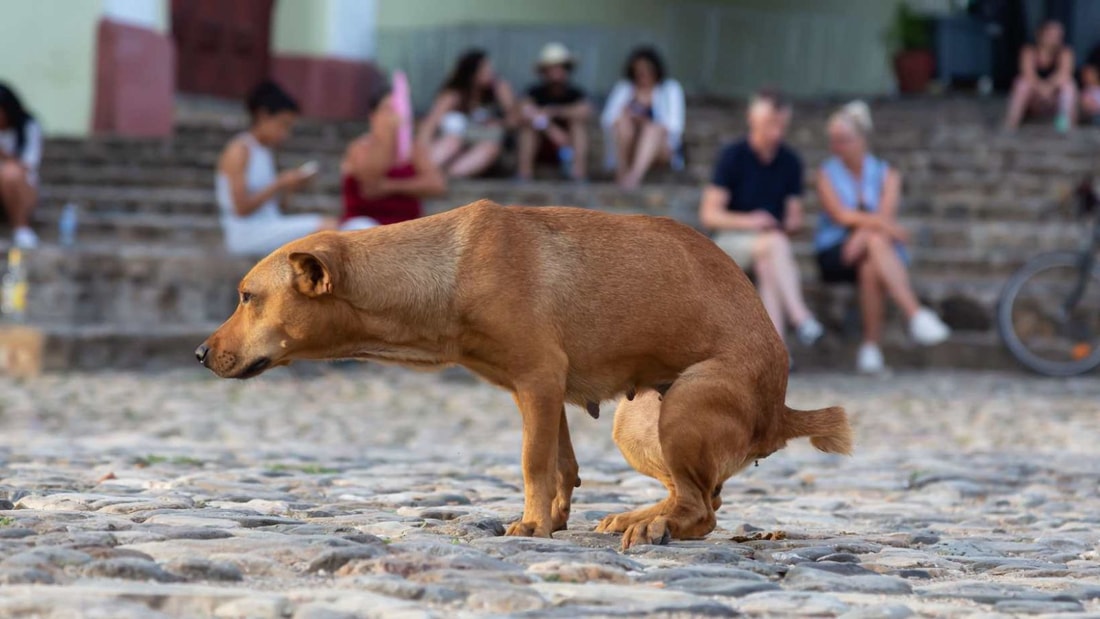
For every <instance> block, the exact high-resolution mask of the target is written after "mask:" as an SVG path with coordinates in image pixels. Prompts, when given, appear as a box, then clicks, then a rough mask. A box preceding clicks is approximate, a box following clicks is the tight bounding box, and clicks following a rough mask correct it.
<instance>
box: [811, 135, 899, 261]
mask: <svg viewBox="0 0 1100 619" xmlns="http://www.w3.org/2000/svg"><path fill="white" fill-rule="evenodd" d="M889 171H890V166H889V165H887V164H886V162H885V161H883V160H882V159H879V158H878V157H875V156H874V155H871V154H867V155H865V156H864V158H863V174H862V175H861V176H860V178H858V179H857V178H856V177H854V176H852V173H851V171H850V170H848V168H847V167H845V166H844V163H843V162H841V161H840V159H839V158H837V157H829V159H828V160H827V161H825V163H824V164H822V166H821V173H822V175H823V176H824V177H825V178H827V179H829V183H831V184H832V186H833V191H834V192H835V193H836V197H837V199H839V200H840V205H841V206H842V207H843V208H845V209H847V210H852V211H854V210H856V209H858V208H859V206H860V203H862V204H863V210H864V211H866V212H868V213H877V212H878V207H879V200H880V199H881V198H882V188H883V186H885V185H886V174H887V172H889ZM847 237H848V228H846V227H845V226H842V225H840V224H838V223H837V222H835V221H833V219H832V218H831V217H829V214H828V213H826V212H825V211H822V212H821V216H820V217H819V219H818V223H817V232H816V233H815V235H814V248H815V249H816V250H817V251H819V252H821V251H825V250H827V249H832V248H834V247H836V246H837V245H840V244H841V243H843V242H844V239H845V238H847Z"/></svg>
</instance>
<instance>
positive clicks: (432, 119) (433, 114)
mask: <svg viewBox="0 0 1100 619" xmlns="http://www.w3.org/2000/svg"><path fill="white" fill-rule="evenodd" d="M457 107H458V93H456V92H454V91H451V90H445V91H443V92H441V93H439V96H437V97H436V98H435V103H433V104H432V109H431V110H430V111H428V115H427V116H426V117H425V118H424V120H423V121H422V122H421V123H420V129H419V130H418V131H417V134H416V138H417V140H419V141H421V142H424V143H427V142H430V141H431V139H432V138H433V137H435V132H436V131H438V130H439V123H441V122H443V117H444V116H445V115H446V114H447V112H451V111H453V110H454V109H455V108H457Z"/></svg>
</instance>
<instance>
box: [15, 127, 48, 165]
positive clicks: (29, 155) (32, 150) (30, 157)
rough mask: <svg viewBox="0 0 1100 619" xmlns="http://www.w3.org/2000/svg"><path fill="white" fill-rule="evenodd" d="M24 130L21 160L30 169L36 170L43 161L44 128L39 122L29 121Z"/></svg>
mask: <svg viewBox="0 0 1100 619" xmlns="http://www.w3.org/2000/svg"><path fill="white" fill-rule="evenodd" d="M24 132H25V133H24V136H23V154H22V155H21V156H20V157H19V161H20V163H22V164H23V167H24V168H25V169H27V170H28V171H36V170H38V165H39V164H40V163H41V162H42V129H41V128H40V127H39V126H38V123H37V122H34V121H31V122H28V123H27V126H26V127H25V128H24Z"/></svg>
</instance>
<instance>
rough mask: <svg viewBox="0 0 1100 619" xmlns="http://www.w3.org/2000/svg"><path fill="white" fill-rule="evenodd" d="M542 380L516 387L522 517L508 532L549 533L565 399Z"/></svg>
mask: <svg viewBox="0 0 1100 619" xmlns="http://www.w3.org/2000/svg"><path fill="white" fill-rule="evenodd" d="M555 387H556V385H555V386H554V387H550V386H547V385H546V384H542V385H539V386H533V387H531V388H526V389H523V388H520V389H517V390H516V394H515V398H516V404H517V405H518V406H519V410H520V413H521V414H522V416H523V454H522V459H521V465H522V467H523V518H521V519H520V520H519V522H515V523H512V526H510V527H508V533H507V534H508V535H518V536H523V537H550V533H551V532H552V531H553V530H554V522H553V520H552V517H551V512H552V509H553V503H554V495H555V494H556V491H557V489H556V487H555V486H556V480H557V472H558V430H559V427H560V426H561V419H562V406H563V401H564V399H565V396H564V392H563V390H562V389H561V388H560V387H557V388H555Z"/></svg>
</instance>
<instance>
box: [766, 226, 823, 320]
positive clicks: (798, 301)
mask: <svg viewBox="0 0 1100 619" xmlns="http://www.w3.org/2000/svg"><path fill="white" fill-rule="evenodd" d="M752 252H753V269H754V271H755V273H756V279H757V282H756V283H757V288H758V289H759V292H760V299H761V300H762V301H763V302H764V308H765V309H766V310H768V316H769V317H770V318H771V319H772V324H774V325H775V330H776V331H778V332H779V334H780V336H782V335H783V333H784V331H786V325H787V319H790V321H791V324H794V325H796V326H797V325H800V324H802V323H803V322H804V321H806V320H808V319H810V318H812V317H813V314H812V313H811V312H810V308H809V307H807V306H806V300H805V298H803V296H802V284H801V281H800V279H799V276H798V263H796V262H795V259H794V251H793V250H792V249H791V243H790V241H789V240H787V235H785V234H783V233H782V232H778V231H772V232H766V233H763V234H760V235H759V236H758V237H757V239H756V242H755V243H754V245H753V249H752Z"/></svg>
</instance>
